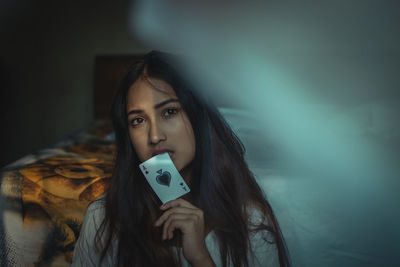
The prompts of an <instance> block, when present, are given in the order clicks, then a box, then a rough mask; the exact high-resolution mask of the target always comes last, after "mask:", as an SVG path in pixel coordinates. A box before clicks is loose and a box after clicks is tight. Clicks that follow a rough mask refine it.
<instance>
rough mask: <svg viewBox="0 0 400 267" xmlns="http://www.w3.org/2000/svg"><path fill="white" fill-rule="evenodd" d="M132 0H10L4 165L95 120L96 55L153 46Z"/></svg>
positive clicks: (1, 13) (2, 9) (0, 161)
mask: <svg viewBox="0 0 400 267" xmlns="http://www.w3.org/2000/svg"><path fill="white" fill-rule="evenodd" d="M130 4H131V3H130V2H129V1H80V2H74V3H71V2H68V1H67V2H65V1H63V2H58V1H55V2H54V1H28V0H23V1H11V0H6V1H2V2H1V4H0V51H1V54H0V85H1V98H0V105H1V106H0V111H1V135H0V136H1V140H0V142H1V143H0V145H1V146H0V149H1V153H0V155H1V156H0V167H2V166H4V165H6V164H8V163H11V162H12V161H14V160H17V159H18V158H20V157H22V156H24V155H25V154H28V153H32V152H35V151H37V150H39V149H42V148H44V147H46V146H49V145H52V144H54V143H55V142H57V141H59V140H61V139H63V138H65V137H66V136H67V135H68V134H71V133H73V132H75V131H77V130H79V129H81V128H83V127H86V126H87V125H88V124H89V123H90V122H91V121H92V120H93V91H92V88H93V70H94V58H95V55H99V54H135V53H142V52H145V51H147V50H148V49H147V48H146V47H145V46H144V45H142V44H141V43H140V42H138V41H137V40H135V38H134V36H133V35H132V34H131V33H130V31H129V27H128V14H129V11H130V8H132V7H131V5H130Z"/></svg>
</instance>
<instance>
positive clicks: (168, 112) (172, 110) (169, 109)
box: [164, 108, 178, 117]
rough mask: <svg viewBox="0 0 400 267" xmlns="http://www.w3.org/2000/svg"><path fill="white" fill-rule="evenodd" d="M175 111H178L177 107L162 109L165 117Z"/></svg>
mask: <svg viewBox="0 0 400 267" xmlns="http://www.w3.org/2000/svg"><path fill="white" fill-rule="evenodd" d="M176 113H178V109H176V108H168V109H166V110H165V111H164V116H165V117H169V116H171V115H174V114H176Z"/></svg>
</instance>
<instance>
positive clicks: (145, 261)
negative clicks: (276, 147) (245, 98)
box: [72, 51, 289, 267]
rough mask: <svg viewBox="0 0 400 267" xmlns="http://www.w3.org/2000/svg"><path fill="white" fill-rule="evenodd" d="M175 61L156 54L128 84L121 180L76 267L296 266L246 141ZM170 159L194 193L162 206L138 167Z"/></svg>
mask: <svg viewBox="0 0 400 267" xmlns="http://www.w3.org/2000/svg"><path fill="white" fill-rule="evenodd" d="M175 59H176V58H175V57H173V56H172V55H170V54H166V53H161V52H156V51H153V52H150V53H149V54H147V55H145V56H144V57H143V59H142V60H140V61H139V62H137V63H136V64H134V66H133V67H132V68H131V69H130V70H129V72H128V73H127V74H126V76H125V77H124V79H123V80H122V82H121V85H120V87H119V90H118V92H117V93H116V96H115V99H114V103H113V107H112V120H113V125H114V130H115V134H116V145H117V157H116V165H115V171H114V175H113V178H112V181H111V184H110V186H109V188H108V190H107V192H106V194H105V195H103V196H102V197H100V198H99V199H97V200H96V201H94V202H93V203H92V204H91V205H90V206H89V207H88V210H87V212H86V215H85V219H84V223H83V226H82V230H81V233H80V236H79V239H78V241H77V243H76V247H75V251H74V258H73V263H72V266H100V265H101V266H146V267H147V266H202V267H205V266H289V258H288V253H287V249H286V246H285V242H284V239H283V237H282V234H281V232H280V229H279V225H278V222H277V220H276V218H275V216H274V213H273V211H272V209H271V207H270V205H269V204H268V202H267V200H266V199H265V197H264V195H263V192H262V190H261V189H260V187H259V186H258V184H257V182H256V181H255V179H254V177H253V175H252V173H251V172H250V170H249V168H248V167H247V164H246V162H245V160H244V149H243V146H242V144H241V142H240V141H239V139H238V138H237V137H236V136H235V134H234V133H233V132H232V130H231V129H230V127H229V126H228V124H227V123H226V122H225V120H224V119H223V118H222V116H221V115H220V113H219V112H218V110H217V109H216V108H215V106H213V105H212V104H211V103H210V102H209V101H205V98H204V96H201V95H200V94H199V91H197V90H193V87H191V86H189V83H188V81H186V80H185V79H184V78H183V77H181V76H180V75H179V70H178V68H176V66H175V62H176V60H175ZM165 152H168V153H169V155H170V156H171V159H172V161H173V163H174V165H175V166H176V168H177V169H178V171H179V172H180V174H181V175H182V177H183V178H184V179H185V181H186V183H187V184H188V185H189V187H190V189H191V192H190V193H189V194H187V195H185V196H183V197H181V198H179V199H176V200H172V201H170V202H167V203H166V204H164V205H161V201H160V200H159V199H158V197H157V195H155V193H154V192H153V191H152V189H151V187H150V186H149V184H148V182H147V181H146V179H145V178H144V176H143V174H142V173H141V171H140V170H139V167H138V165H139V164H140V163H141V162H143V161H146V160H147V159H149V158H151V157H152V156H154V155H157V154H160V153H165Z"/></svg>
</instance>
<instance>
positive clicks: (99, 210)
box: [82, 194, 105, 232]
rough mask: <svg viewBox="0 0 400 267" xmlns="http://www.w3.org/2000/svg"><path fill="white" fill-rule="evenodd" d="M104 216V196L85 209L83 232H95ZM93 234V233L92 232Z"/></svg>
mask: <svg viewBox="0 0 400 267" xmlns="http://www.w3.org/2000/svg"><path fill="white" fill-rule="evenodd" d="M104 216H105V195H104V194H103V195H101V196H100V197H98V198H97V199H95V200H94V201H92V203H90V204H89V206H88V208H87V209H86V213H85V218H84V220H83V226H82V229H83V230H89V231H93V230H97V229H98V228H99V227H100V224H101V222H102V221H103V219H104ZM93 232H95V231H93Z"/></svg>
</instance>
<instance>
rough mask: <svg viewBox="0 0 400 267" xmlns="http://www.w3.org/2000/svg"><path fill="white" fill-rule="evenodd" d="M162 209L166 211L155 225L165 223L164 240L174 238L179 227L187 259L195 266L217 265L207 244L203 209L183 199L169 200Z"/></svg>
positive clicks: (184, 254)
mask: <svg viewBox="0 0 400 267" xmlns="http://www.w3.org/2000/svg"><path fill="white" fill-rule="evenodd" d="M160 209H161V210H164V211H165V212H164V214H163V215H161V216H160V218H158V220H157V221H156V222H155V224H154V226H157V227H158V226H161V225H163V224H164V225H163V231H162V240H166V239H172V238H173V232H174V230H175V229H179V230H180V231H181V232H182V247H183V256H184V257H185V258H186V260H187V261H188V262H190V263H191V264H192V265H193V266H215V265H214V262H213V261H212V259H211V257H210V254H209V253H208V250H207V247H206V244H205V235H206V233H205V227H204V214H203V211H202V210H201V209H199V208H197V207H195V206H193V205H192V204H191V203H189V202H188V201H186V200H183V199H175V200H172V201H169V202H167V203H165V204H164V205H162V206H161V207H160Z"/></svg>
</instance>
